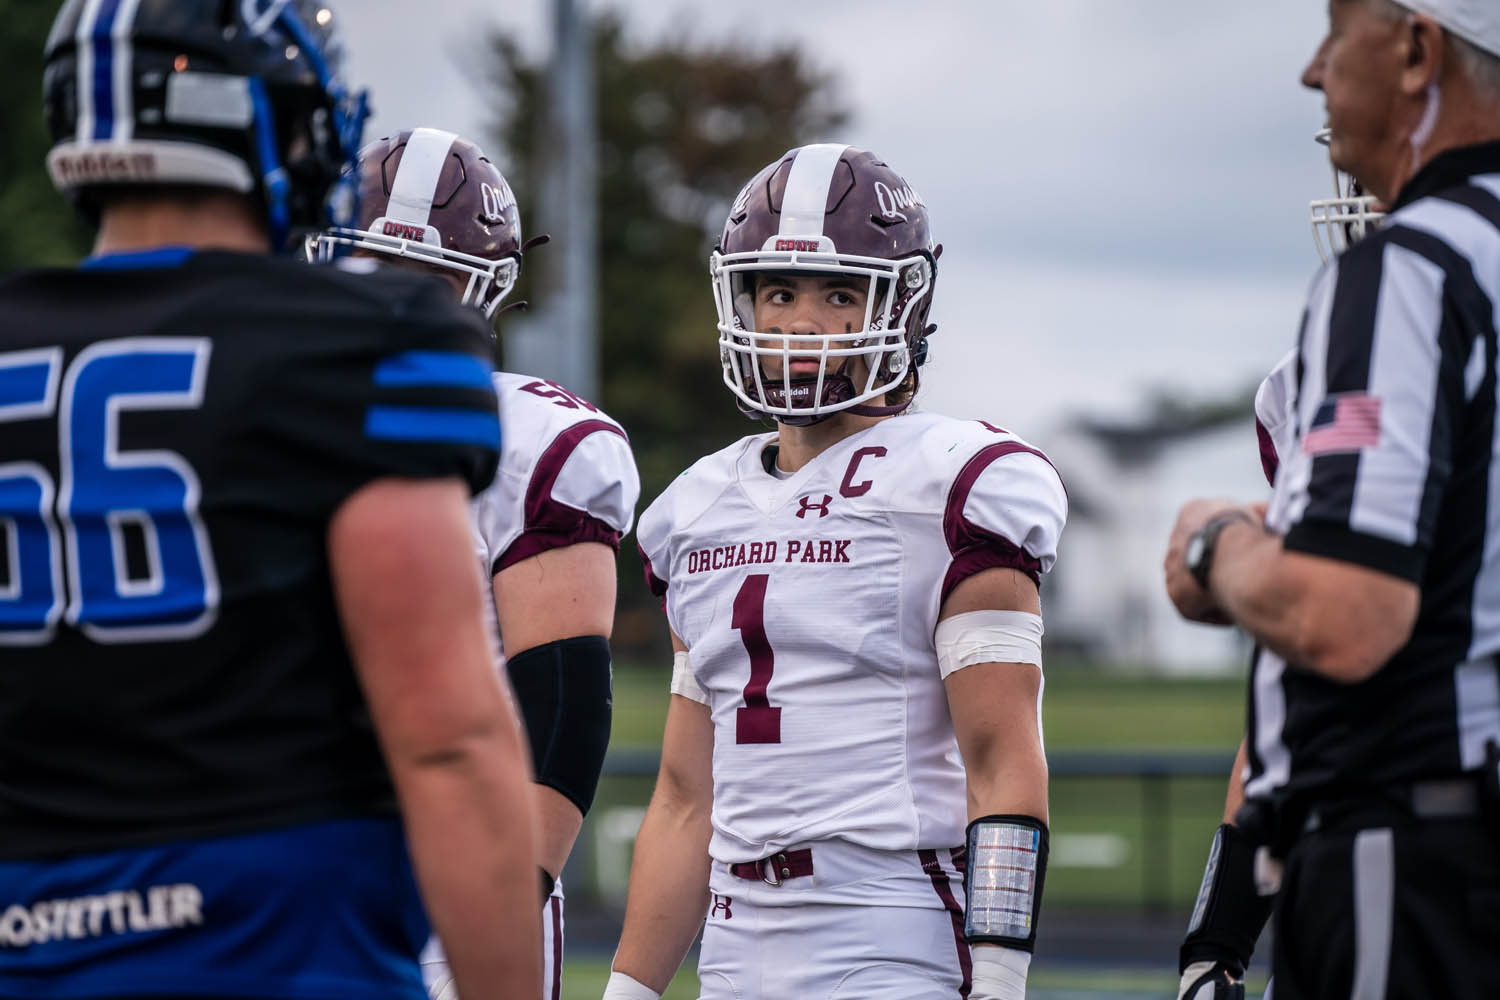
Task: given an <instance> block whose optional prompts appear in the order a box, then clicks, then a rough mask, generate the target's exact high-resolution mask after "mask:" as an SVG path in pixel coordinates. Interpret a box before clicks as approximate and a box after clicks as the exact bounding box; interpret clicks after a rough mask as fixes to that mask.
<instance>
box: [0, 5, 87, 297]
mask: <svg viewBox="0 0 1500 1000" xmlns="http://www.w3.org/2000/svg"><path fill="white" fill-rule="evenodd" d="M55 13H57V10H56V5H55V4H51V3H41V2H38V0H0V24H4V25H5V30H4V31H3V32H0V58H3V60H4V61H3V62H0V65H3V66H4V67H5V75H6V84H5V86H4V87H0V134H4V136H5V141H4V142H3V143H0V233H3V234H4V236H5V238H4V239H0V274H3V273H5V272H6V271H13V270H15V269H16V268H19V267H36V266H39V265H57V264H71V263H73V262H74V261H76V260H78V258H79V257H81V256H83V255H84V254H85V253H87V252H88V246H89V233H88V230H87V229H85V228H84V226H83V224H82V222H81V221H80V220H79V219H78V217H77V216H76V215H75V214H74V212H73V209H72V208H71V207H69V206H68V204H67V203H66V202H65V201H63V200H62V199H61V198H59V197H58V196H57V192H56V191H54V190H53V189H52V182H51V181H50V180H48V179H47V168H46V158H47V150H48V149H49V148H50V147H51V145H52V142H51V139H50V138H49V137H48V135H47V124H46V122H44V121H43V120H42V45H43V43H44V42H45V41H46V40H47V29H48V28H50V27H51V26H52V17H53V15H54V14H55Z"/></svg>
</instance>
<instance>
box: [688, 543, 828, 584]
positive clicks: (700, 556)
mask: <svg viewBox="0 0 1500 1000" xmlns="http://www.w3.org/2000/svg"><path fill="white" fill-rule="evenodd" d="M853 545H854V539H852V538H807V539H801V538H789V539H784V540H782V541H775V540H772V541H769V542H731V543H730V544H728V545H716V546H714V547H713V548H710V549H696V550H694V551H692V552H689V553H688V559H687V571H688V573H689V575H691V574H694V573H711V572H713V571H714V570H720V569H734V568H735V567H736V566H759V565H766V564H769V563H813V564H818V563H845V564H848V563H851V562H853V561H854V560H853V557H852V555H851V553H850V549H851V548H852V547H853Z"/></svg>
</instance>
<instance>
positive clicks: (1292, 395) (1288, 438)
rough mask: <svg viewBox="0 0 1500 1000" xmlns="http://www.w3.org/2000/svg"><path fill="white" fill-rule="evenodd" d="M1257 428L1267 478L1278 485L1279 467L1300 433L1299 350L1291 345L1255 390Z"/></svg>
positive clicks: (1261, 460)
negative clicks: (1298, 408) (1298, 431)
mask: <svg viewBox="0 0 1500 1000" xmlns="http://www.w3.org/2000/svg"><path fill="white" fill-rule="evenodd" d="M1255 429H1256V431H1257V432H1258V435H1259V437H1260V464H1261V468H1263V469H1264V470H1265V473H1266V481H1267V482H1269V483H1270V484H1271V485H1272V486H1275V485H1276V470H1277V469H1278V468H1280V466H1281V462H1282V460H1283V459H1284V458H1285V457H1286V454H1287V451H1288V449H1290V448H1291V447H1292V441H1293V439H1294V438H1295V437H1296V435H1297V351H1296V349H1295V348H1294V349H1292V350H1290V351H1288V352H1287V353H1286V354H1285V356H1283V357H1282V359H1281V360H1280V361H1278V362H1276V367H1275V368H1272V369H1271V374H1269V375H1267V376H1266V380H1265V381H1264V382H1262V383H1261V384H1260V388H1259V389H1257V390H1255Z"/></svg>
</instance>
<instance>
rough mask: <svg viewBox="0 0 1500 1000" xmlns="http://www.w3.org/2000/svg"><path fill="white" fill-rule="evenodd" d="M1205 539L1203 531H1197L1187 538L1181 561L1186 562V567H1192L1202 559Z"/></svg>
mask: <svg viewBox="0 0 1500 1000" xmlns="http://www.w3.org/2000/svg"><path fill="white" fill-rule="evenodd" d="M1204 545H1205V541H1204V538H1203V532H1201V531H1199V532H1197V533H1195V534H1194V535H1193V537H1192V538H1189V539H1188V543H1187V549H1186V550H1185V551H1184V552H1183V554H1182V561H1183V562H1185V563H1187V567H1188V569H1190V570H1191V569H1194V568H1196V567H1197V565H1198V563H1199V562H1201V561H1202V559H1203V547H1204Z"/></svg>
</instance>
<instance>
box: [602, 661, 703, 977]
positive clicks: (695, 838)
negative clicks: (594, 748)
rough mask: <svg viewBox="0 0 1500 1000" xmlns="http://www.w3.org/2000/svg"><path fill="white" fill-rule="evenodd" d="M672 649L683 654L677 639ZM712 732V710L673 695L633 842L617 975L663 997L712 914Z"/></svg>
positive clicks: (617, 957)
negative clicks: (656, 770) (654, 772)
mask: <svg viewBox="0 0 1500 1000" xmlns="http://www.w3.org/2000/svg"><path fill="white" fill-rule="evenodd" d="M672 648H673V649H674V650H675V651H677V652H686V651H687V647H686V646H685V645H684V644H683V642H682V640H681V639H679V638H677V636H676V635H673V636H672ZM713 752H714V728H713V721H712V719H711V718H710V716H709V712H708V706H707V705H703V704H700V703H698V702H696V701H692V700H691V699H688V698H684V697H682V696H681V695H678V694H674V695H672V704H671V706H670V707H669V708H668V709H667V726H666V732H665V733H664V734H663V736H662V748H661V772H660V773H659V774H658V775H657V778H656V790H655V791H654V792H652V794H651V804H650V805H649V806H647V807H646V817H645V819H644V820H643V821H642V822H641V830H640V833H639V834H638V835H637V836H636V841H635V855H634V857H633V859H632V861H631V867H630V892H629V895H628V897H627V899H626V903H625V928H624V930H623V931H622V932H621V933H620V947H619V949H618V950H617V951H616V952H615V960H614V964H613V969H614V971H615V972H617V973H623V974H624V975H626V976H629V977H630V978H631V979H634V980H635V981H636V982H637V983H640V984H642V985H644V986H646V987H648V988H650V989H651V990H653V991H655V992H656V993H658V994H660V993H662V992H664V991H665V990H666V988H667V984H668V983H670V982H671V981H672V977H673V976H674V975H675V974H676V973H677V967H678V966H680V965H681V964H682V959H683V957H684V956H685V955H687V950H688V948H689V947H691V946H692V943H693V938H694V937H695V936H696V935H697V933H698V928H699V926H700V925H701V924H702V923H703V914H704V912H705V911H706V910H707V909H708V870H709V858H708V841H709V834H710V832H711V831H710V825H709V817H710V814H711V811H712V809H713V792H714V783H713Z"/></svg>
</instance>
